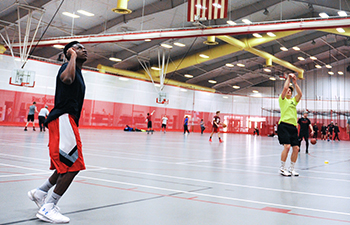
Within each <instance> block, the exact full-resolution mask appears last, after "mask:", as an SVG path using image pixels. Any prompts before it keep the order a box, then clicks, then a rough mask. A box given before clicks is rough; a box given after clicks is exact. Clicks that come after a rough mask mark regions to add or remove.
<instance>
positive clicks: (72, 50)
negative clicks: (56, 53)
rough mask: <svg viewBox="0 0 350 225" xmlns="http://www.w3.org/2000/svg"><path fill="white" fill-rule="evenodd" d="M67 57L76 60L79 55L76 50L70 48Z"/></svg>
mask: <svg viewBox="0 0 350 225" xmlns="http://www.w3.org/2000/svg"><path fill="white" fill-rule="evenodd" d="M67 56H68V57H70V58H72V57H73V58H76V57H77V53H76V52H75V50H74V48H72V47H71V48H69V49H68V50H67Z"/></svg>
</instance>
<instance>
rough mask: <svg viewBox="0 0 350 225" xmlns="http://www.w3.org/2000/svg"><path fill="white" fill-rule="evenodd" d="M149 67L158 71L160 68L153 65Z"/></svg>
mask: <svg viewBox="0 0 350 225" xmlns="http://www.w3.org/2000/svg"><path fill="white" fill-rule="evenodd" d="M151 69H152V70H158V71H159V70H160V68H158V67H155V66H152V67H151Z"/></svg>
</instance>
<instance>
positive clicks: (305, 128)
mask: <svg viewBox="0 0 350 225" xmlns="http://www.w3.org/2000/svg"><path fill="white" fill-rule="evenodd" d="M298 124H299V126H300V133H301V134H308V133H309V126H310V124H311V122H310V120H309V119H308V118H304V117H301V118H300V119H299V120H298Z"/></svg>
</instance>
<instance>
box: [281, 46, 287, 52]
mask: <svg viewBox="0 0 350 225" xmlns="http://www.w3.org/2000/svg"><path fill="white" fill-rule="evenodd" d="M280 49H281V50H282V51H284V52H286V51H288V48H286V47H284V46H283V47H280Z"/></svg>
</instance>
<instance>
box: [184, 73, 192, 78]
mask: <svg viewBox="0 0 350 225" xmlns="http://www.w3.org/2000/svg"><path fill="white" fill-rule="evenodd" d="M184 76H185V77H187V78H192V77H193V75H191V74H185V75H184Z"/></svg>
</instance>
